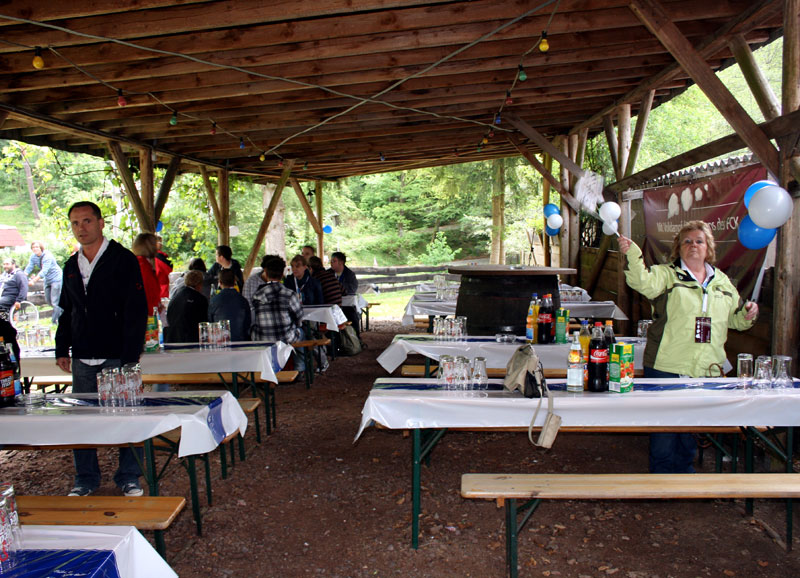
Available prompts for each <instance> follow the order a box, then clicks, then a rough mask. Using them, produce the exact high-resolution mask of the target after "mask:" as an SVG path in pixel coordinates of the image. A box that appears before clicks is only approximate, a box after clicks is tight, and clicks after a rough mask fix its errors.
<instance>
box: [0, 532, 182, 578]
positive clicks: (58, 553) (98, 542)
mask: <svg viewBox="0 0 800 578" xmlns="http://www.w3.org/2000/svg"><path fill="white" fill-rule="evenodd" d="M22 542H23V549H22V550H19V551H18V552H17V566H16V567H15V568H14V569H13V570H11V571H10V572H9V575H10V576H18V577H22V576H104V577H107V578H112V577H113V578H151V577H153V576H158V577H159V578H172V577H175V578H177V576H178V575H177V574H176V573H175V571H174V570H172V568H170V567H169V564H167V563H166V562H165V561H164V559H163V558H162V557H161V556H159V555H158V553H156V551H155V550H154V549H153V547H152V546H151V545H150V543H149V542H148V541H147V540H146V539H145V538H144V536H142V535H141V533H139V531H138V530H137V529H136V528H134V527H133V526H41V525H27V524H24V525H23V526H22ZM4 575H5V574H4Z"/></svg>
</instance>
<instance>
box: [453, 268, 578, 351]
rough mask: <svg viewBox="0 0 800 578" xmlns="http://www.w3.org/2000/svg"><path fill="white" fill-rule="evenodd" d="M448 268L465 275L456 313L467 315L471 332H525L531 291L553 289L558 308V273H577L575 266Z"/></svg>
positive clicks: (468, 330) (547, 291)
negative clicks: (570, 267)
mask: <svg viewBox="0 0 800 578" xmlns="http://www.w3.org/2000/svg"><path fill="white" fill-rule="evenodd" d="M448 272H449V273H453V274H456V275H461V288H460V289H459V291H458V302H457V303H456V315H464V316H466V318H467V332H468V333H469V334H470V335H494V334H496V333H503V332H512V333H514V334H515V335H525V321H526V318H527V316H528V305H529V304H530V301H531V293H538V294H539V298H541V297H543V296H544V294H545V293H551V294H552V295H553V305H554V306H555V308H558V307H559V306H560V299H559V293H558V283H559V279H558V276H559V275H575V273H576V271H575V269H560V268H555V267H526V266H521V265H468V266H458V267H450V268H449V269H448Z"/></svg>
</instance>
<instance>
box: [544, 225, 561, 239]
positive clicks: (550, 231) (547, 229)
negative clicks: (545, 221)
mask: <svg viewBox="0 0 800 578" xmlns="http://www.w3.org/2000/svg"><path fill="white" fill-rule="evenodd" d="M560 230H561V229H551V228H550V227H548V226H547V225H545V226H544V232H545V233H547V234H548V235H550V236H551V237H555V236H556V235H558V232H559V231H560Z"/></svg>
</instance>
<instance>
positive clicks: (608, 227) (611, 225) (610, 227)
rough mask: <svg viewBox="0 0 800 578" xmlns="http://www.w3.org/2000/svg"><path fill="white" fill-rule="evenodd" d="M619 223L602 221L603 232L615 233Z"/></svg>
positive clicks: (607, 233)
mask: <svg viewBox="0 0 800 578" xmlns="http://www.w3.org/2000/svg"><path fill="white" fill-rule="evenodd" d="M618 228H619V223H617V222H616V221H607V222H605V223H603V233H605V234H606V235H616V234H617V229H618Z"/></svg>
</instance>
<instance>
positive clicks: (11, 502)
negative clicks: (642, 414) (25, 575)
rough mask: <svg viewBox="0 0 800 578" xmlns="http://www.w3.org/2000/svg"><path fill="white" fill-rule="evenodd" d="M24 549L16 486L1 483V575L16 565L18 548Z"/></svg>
mask: <svg viewBox="0 0 800 578" xmlns="http://www.w3.org/2000/svg"><path fill="white" fill-rule="evenodd" d="M20 549H22V528H21V527H20V525H19V513H18V512H17V498H16V495H15V494H14V486H13V485H11V484H9V483H0V575H2V574H4V573H6V572H9V573H10V572H11V570H12V568H14V567H15V566H16V555H17V550H20Z"/></svg>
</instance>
